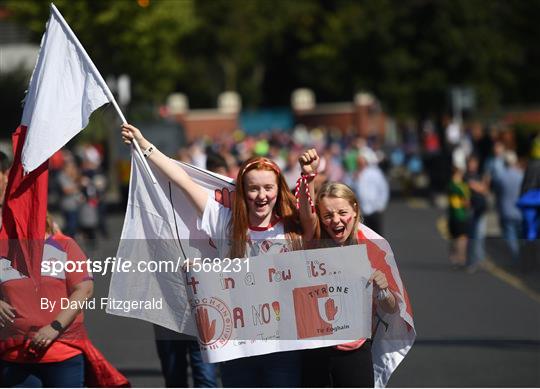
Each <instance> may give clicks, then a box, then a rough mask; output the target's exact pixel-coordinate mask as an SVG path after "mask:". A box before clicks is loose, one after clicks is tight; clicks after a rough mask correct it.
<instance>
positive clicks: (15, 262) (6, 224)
mask: <svg viewBox="0 0 540 389" xmlns="http://www.w3.org/2000/svg"><path fill="white" fill-rule="evenodd" d="M25 138H26V126H19V128H17V130H16V131H15V132H14V133H13V135H12V141H13V155H14V158H13V165H12V166H11V170H10V172H9V176H8V184H7V187H6V195H5V199H4V206H3V208H2V229H1V230H0V242H1V245H0V256H3V257H5V258H8V259H9V260H11V261H12V266H13V267H14V268H15V269H17V270H18V271H20V272H21V273H24V274H27V275H28V276H30V277H31V278H32V279H34V280H37V279H39V277H40V275H41V257H42V255H43V243H44V239H45V223H46V221H45V219H46V217H47V185H48V179H49V170H48V166H49V161H48V160H47V161H45V162H44V163H43V164H42V165H41V166H39V167H38V168H37V169H35V170H34V171H32V172H31V173H29V174H27V175H24V173H23V166H22V164H21V154H22V149H23V145H24V140H25Z"/></svg>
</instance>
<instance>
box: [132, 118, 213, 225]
mask: <svg viewBox="0 0 540 389" xmlns="http://www.w3.org/2000/svg"><path fill="white" fill-rule="evenodd" d="M122 139H123V140H124V143H126V144H131V142H132V140H133V139H135V140H136V141H137V142H138V143H139V146H140V147H141V150H143V152H144V151H145V150H148V149H149V148H150V147H151V146H153V145H152V144H151V143H150V142H149V141H148V140H146V138H145V137H144V136H143V135H142V133H141V131H140V130H139V129H138V128H137V127H135V126H132V125H131V124H123V125H122ZM153 147H154V150H153V151H152V152H151V153H150V154H149V155H148V160H149V161H151V162H152V163H153V164H154V165H155V166H156V167H157V168H158V169H159V170H161V172H162V173H163V174H164V175H165V176H166V177H167V178H168V179H169V180H171V182H173V183H174V184H175V185H176V186H178V187H179V188H180V189H182V190H183V191H184V193H185V194H186V195H187V197H188V198H189V199H190V200H191V202H192V203H193V206H194V207H195V209H196V210H197V213H198V214H199V216H201V215H202V214H203V212H204V207H205V206H206V201H207V200H208V193H207V192H206V191H205V190H204V189H203V187H201V186H200V185H199V184H197V183H195V182H194V181H193V180H192V179H191V177H190V176H189V175H188V174H187V173H186V171H185V170H184V169H182V167H180V166H178V164H177V163H176V162H174V160H172V159H171V158H169V157H167V156H166V155H165V154H163V153H162V152H161V151H159V150H158V149H157V148H155V146H153Z"/></svg>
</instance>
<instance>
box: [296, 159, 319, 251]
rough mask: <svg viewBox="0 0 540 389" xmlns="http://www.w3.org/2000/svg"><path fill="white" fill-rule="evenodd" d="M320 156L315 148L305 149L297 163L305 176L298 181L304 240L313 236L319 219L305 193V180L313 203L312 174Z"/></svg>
mask: <svg viewBox="0 0 540 389" xmlns="http://www.w3.org/2000/svg"><path fill="white" fill-rule="evenodd" d="M319 162H320V158H319V156H318V155H317V151H316V150H315V149H310V150H307V151H305V152H304V153H303V154H302V155H301V156H300V157H299V158H298V163H299V164H300V169H301V172H302V176H303V177H305V178H306V180H305V181H304V180H303V179H302V180H301V181H300V188H299V195H300V197H299V202H300V209H299V213H300V223H301V224H302V230H303V231H304V232H303V234H302V236H303V238H304V241H306V242H309V241H310V240H312V239H313V238H314V237H315V232H316V231H317V228H318V223H319V219H318V217H317V212H316V211H315V210H314V209H313V208H312V205H311V204H310V202H309V198H308V195H307V193H306V182H307V187H308V190H309V195H310V197H311V199H312V202H313V204H314V203H315V185H314V183H313V178H314V174H316V173H317V168H318V167H319Z"/></svg>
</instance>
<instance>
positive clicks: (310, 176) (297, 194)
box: [294, 173, 317, 213]
mask: <svg viewBox="0 0 540 389" xmlns="http://www.w3.org/2000/svg"><path fill="white" fill-rule="evenodd" d="M316 175H317V173H311V174H302V175H301V176H300V178H299V179H298V181H296V189H295V191H294V197H296V209H300V187H301V186H302V183H304V186H305V188H306V189H305V191H306V196H307V198H308V201H309V205H310V206H311V213H315V204H314V203H313V199H312V198H311V195H310V194H309V187H308V179H309V182H311V181H312V180H313V179H314V178H315V176H316Z"/></svg>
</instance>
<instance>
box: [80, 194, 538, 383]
mask: <svg viewBox="0 0 540 389" xmlns="http://www.w3.org/2000/svg"><path fill="white" fill-rule="evenodd" d="M442 214H443V213H442V211H439V210H437V209H434V208H431V207H428V206H424V205H423V204H422V203H420V204H418V203H414V202H407V201H400V200H397V201H393V202H392V203H391V205H390V207H389V209H388V212H387V215H386V233H385V235H386V237H387V239H388V240H389V241H390V243H391V245H392V247H393V250H394V253H395V256H396V260H397V261H398V264H399V267H400V270H401V274H402V277H403V280H404V282H405V285H406V287H407V290H408V292H409V295H410V298H411V302H412V305H413V310H414V319H415V324H416V329H417V333H418V337H417V341H416V344H415V346H414V347H413V349H412V351H411V352H410V353H409V355H408V356H407V358H406V359H405V361H404V362H403V363H402V365H401V366H400V367H399V368H398V369H397V371H396V373H395V374H394V375H393V377H392V379H391V381H390V384H389V385H390V386H394V387H440V386H445V387H486V386H490V387H509V386H526V387H538V386H540V299H536V300H535V298H537V297H538V295H535V294H534V293H533V294H531V293H526V291H525V292H524V291H523V290H520V289H517V288H516V287H515V286H512V285H510V284H509V283H508V282H507V281H508V277H504V276H503V277H501V276H498V277H496V276H494V275H493V274H492V273H489V272H481V273H477V274H473V275H469V274H466V273H465V272H460V271H454V270H452V269H451V267H450V265H449V263H448V260H447V243H446V241H445V240H444V239H443V237H442V236H441V234H440V232H439V230H438V229H437V220H438V219H439V218H440V217H441V216H442ZM122 219H123V216H122V215H118V216H117V215H113V216H111V218H110V226H111V231H116V232H117V234H119V231H120V229H121V225H122ZM115 238H116V239H114V238H113V239H111V240H110V241H108V242H102V243H101V244H100V246H99V249H98V250H97V251H95V252H93V255H94V257H97V258H105V257H107V256H114V254H115V252H116V245H117V243H118V240H117V239H118V237H115ZM537 272H538V270H537ZM503 273H504V272H503ZM538 278H539V277H536V278H533V279H536V280H538ZM529 280H530V277H529ZM108 285H109V279H108V277H101V276H97V277H96V287H95V296H96V297H98V298H99V297H105V296H106V295H107V292H108ZM86 323H87V326H88V329H89V332H90V336H91V338H92V340H93V341H94V343H95V344H96V345H97V346H98V347H99V348H100V350H101V351H102V352H103V353H104V354H105V355H106V357H107V358H109V360H110V361H112V362H113V363H114V364H115V365H116V366H117V367H118V368H120V369H121V370H122V371H123V372H124V373H125V374H127V376H128V377H129V379H130V380H131V382H132V384H133V386H136V387H150V386H154V387H156V386H157V387H159V386H163V380H162V378H161V376H160V371H159V363H158V359H157V354H156V351H155V347H154V343H153V332H152V327H151V325H150V324H148V323H146V322H142V321H139V320H133V319H125V318H120V317H115V316H111V315H107V314H105V313H104V312H103V311H99V310H98V311H92V312H88V313H87V316H86Z"/></svg>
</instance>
